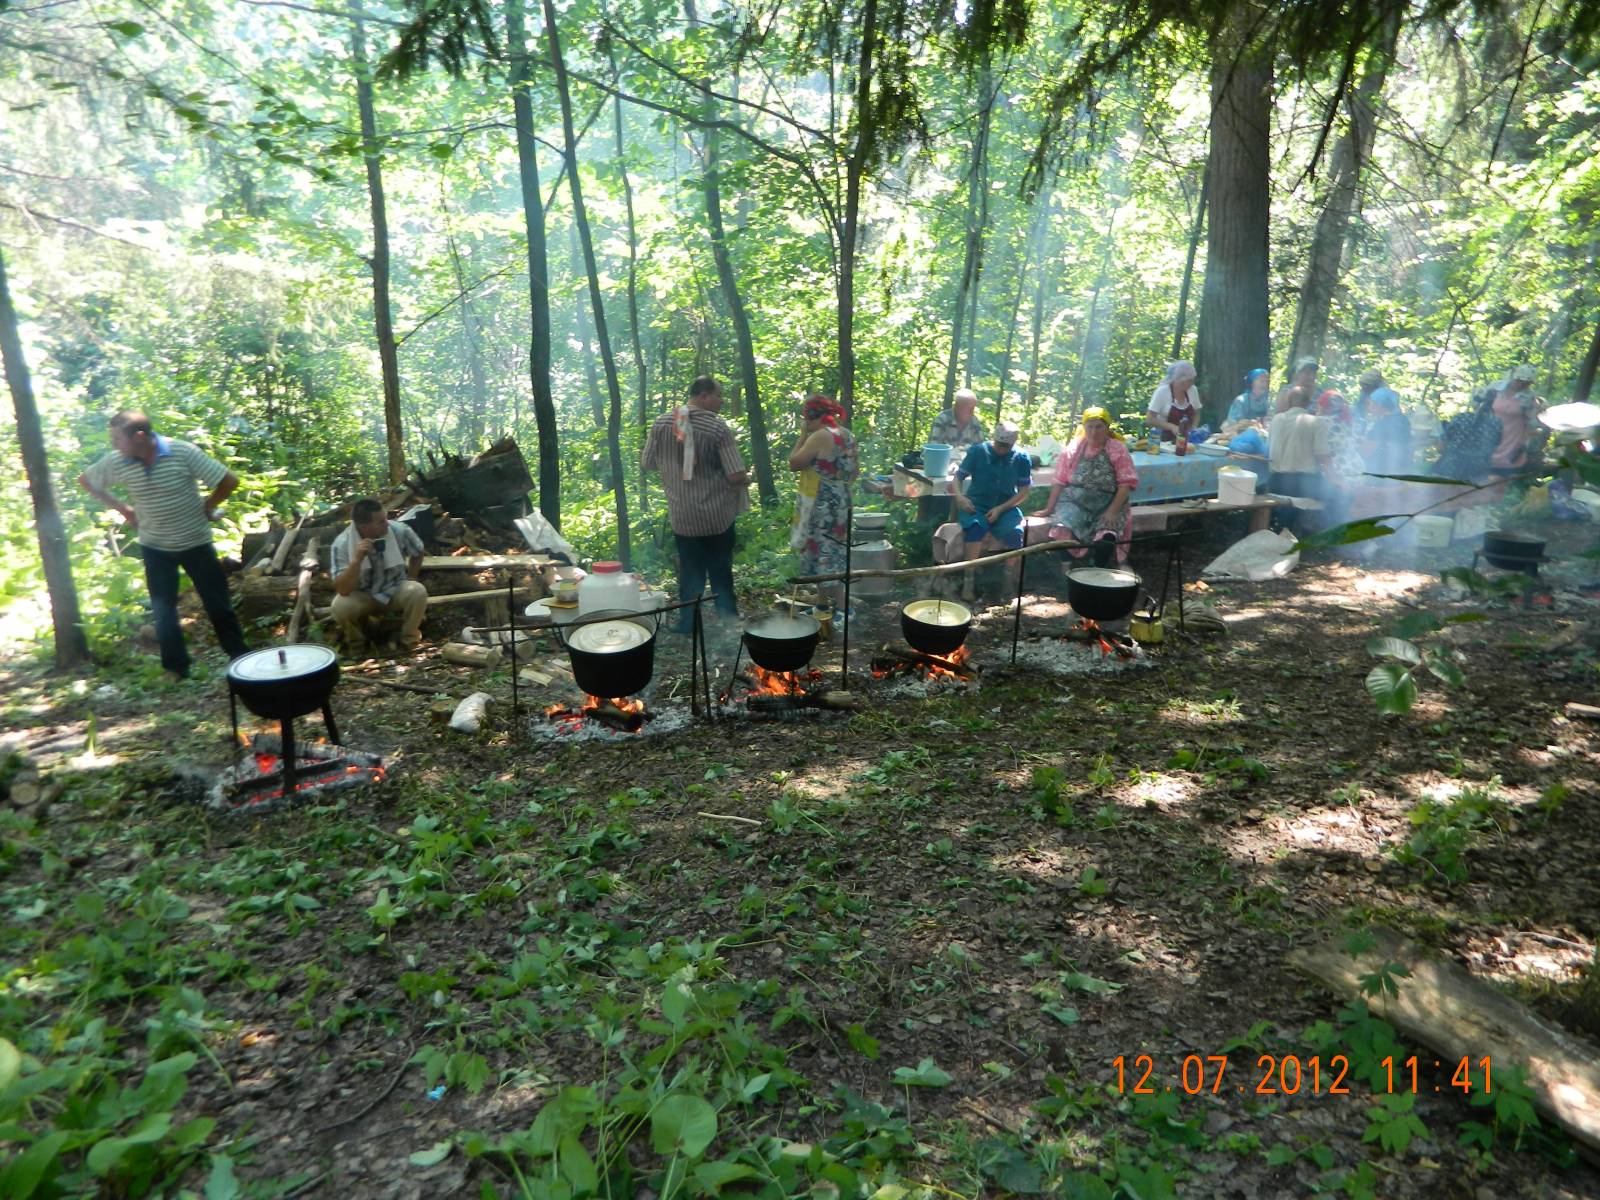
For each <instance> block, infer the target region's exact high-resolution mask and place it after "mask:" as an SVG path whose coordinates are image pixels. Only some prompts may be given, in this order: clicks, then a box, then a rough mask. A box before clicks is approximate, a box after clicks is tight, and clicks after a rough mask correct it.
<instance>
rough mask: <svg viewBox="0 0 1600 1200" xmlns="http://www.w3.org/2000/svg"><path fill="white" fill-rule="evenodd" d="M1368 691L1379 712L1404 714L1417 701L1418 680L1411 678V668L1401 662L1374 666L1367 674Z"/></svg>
mask: <svg viewBox="0 0 1600 1200" xmlns="http://www.w3.org/2000/svg"><path fill="white" fill-rule="evenodd" d="M1367 691H1369V692H1371V693H1372V699H1373V700H1374V701H1375V702H1376V703H1377V705H1378V711H1379V712H1381V713H1385V714H1391V715H1394V716H1404V715H1405V714H1406V713H1408V712H1410V711H1411V706H1412V705H1413V704H1415V703H1416V702H1417V681H1416V680H1414V679H1412V678H1411V671H1410V669H1409V668H1406V667H1402V666H1401V665H1400V664H1399V663H1392V662H1391V663H1381V664H1379V665H1378V666H1376V667H1373V668H1372V670H1371V671H1370V672H1369V673H1368V674H1367Z"/></svg>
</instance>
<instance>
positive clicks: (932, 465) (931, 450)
mask: <svg viewBox="0 0 1600 1200" xmlns="http://www.w3.org/2000/svg"><path fill="white" fill-rule="evenodd" d="M922 473H923V474H924V475H926V476H927V477H928V478H929V479H943V478H944V477H945V476H946V475H948V474H949V473H950V447H949V446H947V445H946V444H945V443H944V442H929V443H928V444H927V445H926V446H924V447H923V448H922Z"/></svg>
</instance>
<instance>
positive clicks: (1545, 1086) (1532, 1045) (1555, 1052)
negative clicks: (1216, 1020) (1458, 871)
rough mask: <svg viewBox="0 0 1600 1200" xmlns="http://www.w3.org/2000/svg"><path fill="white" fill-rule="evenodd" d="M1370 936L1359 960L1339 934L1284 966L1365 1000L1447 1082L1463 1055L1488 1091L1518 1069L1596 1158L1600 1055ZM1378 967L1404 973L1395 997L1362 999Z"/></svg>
mask: <svg viewBox="0 0 1600 1200" xmlns="http://www.w3.org/2000/svg"><path fill="white" fill-rule="evenodd" d="M1370 932H1371V933H1372V934H1373V936H1374V937H1376V938H1377V943H1376V945H1374V946H1373V947H1372V948H1371V949H1369V950H1365V951H1363V952H1362V953H1361V954H1358V955H1351V954H1350V953H1349V952H1348V951H1346V950H1345V949H1344V948H1343V946H1342V944H1341V943H1342V942H1343V940H1344V939H1343V938H1340V939H1338V940H1335V941H1330V942H1327V943H1324V944H1323V945H1320V946H1316V947H1313V948H1311V949H1309V950H1296V951H1295V952H1294V953H1292V954H1291V955H1290V956H1289V964H1290V966H1292V967H1294V968H1295V969H1296V970H1299V971H1303V972H1305V973H1306V974H1307V975H1310V976H1311V977H1312V978H1314V979H1316V980H1318V981H1319V982H1321V983H1324V984H1326V985H1327V986H1328V987H1330V988H1332V989H1333V990H1334V991H1335V992H1338V993H1339V994H1341V995H1345V996H1350V997H1360V998H1362V999H1365V1000H1366V1002H1367V1005H1368V1007H1369V1008H1371V1009H1372V1011H1373V1013H1375V1014H1376V1015H1377V1016H1379V1017H1382V1018H1383V1019H1384V1020H1385V1021H1388V1022H1389V1023H1390V1024H1391V1025H1393V1026H1395V1027H1396V1028H1397V1029H1399V1030H1400V1031H1401V1032H1402V1033H1404V1034H1406V1035H1407V1036H1408V1037H1411V1038H1414V1039H1415V1040H1417V1041H1419V1042H1421V1043H1422V1044H1423V1045H1425V1046H1427V1047H1428V1048H1429V1049H1430V1050H1432V1051H1434V1052H1435V1053H1436V1054H1438V1055H1439V1061H1440V1062H1441V1063H1443V1064H1444V1065H1443V1067H1442V1068H1441V1069H1442V1071H1443V1072H1444V1076H1443V1077H1444V1078H1445V1079H1448V1078H1449V1073H1450V1071H1451V1070H1453V1069H1454V1067H1455V1064H1456V1063H1458V1062H1460V1061H1461V1059H1463V1058H1468V1059H1470V1060H1471V1061H1472V1064H1473V1065H1474V1066H1476V1065H1477V1063H1478V1060H1479V1059H1481V1058H1484V1057H1487V1058H1488V1059H1489V1060H1490V1069H1491V1087H1492V1086H1493V1083H1492V1075H1493V1072H1496V1071H1502V1070H1504V1069H1506V1068H1507V1067H1511V1066H1519V1067H1523V1068H1525V1069H1526V1070H1527V1079H1528V1086H1529V1087H1531V1088H1532V1089H1533V1102H1534V1104H1535V1106H1536V1107H1537V1108H1538V1109H1539V1112H1540V1113H1541V1115H1543V1116H1545V1117H1548V1118H1549V1119H1550V1120H1552V1121H1554V1122H1555V1123H1556V1124H1557V1125H1559V1126H1561V1128H1563V1129H1565V1130H1566V1131H1567V1132H1568V1133H1569V1134H1570V1135H1571V1136H1572V1140H1573V1141H1574V1142H1575V1143H1576V1144H1577V1145H1578V1147H1579V1149H1581V1150H1582V1151H1583V1153H1584V1154H1585V1155H1586V1156H1587V1157H1589V1158H1591V1159H1594V1160H1596V1161H1600V1050H1597V1049H1596V1048H1595V1047H1594V1046H1591V1045H1590V1044H1589V1043H1588V1042H1585V1041H1584V1040H1583V1039H1582V1038H1579V1037H1576V1036H1574V1035H1573V1034H1571V1033H1569V1032H1567V1031H1566V1030H1564V1029H1562V1028H1561V1027H1560V1026H1557V1025H1553V1024H1551V1023H1550V1022H1548V1021H1545V1020H1543V1019H1542V1018H1540V1017H1537V1016H1535V1015H1534V1014H1533V1013H1532V1012H1530V1011H1529V1010H1528V1009H1527V1008H1526V1007H1524V1006H1523V1005H1521V1004H1519V1003H1517V1001H1515V1000H1513V999H1512V998H1511V997H1510V996H1507V995H1506V994H1505V993H1504V992H1501V991H1499V990H1498V989H1497V988H1494V987H1492V986H1491V985H1489V984H1487V983H1484V982H1483V981H1482V980H1479V979H1474V978H1473V977H1472V976H1471V975H1469V974H1468V973H1467V972H1466V970H1465V969H1464V968H1462V967H1461V966H1459V965H1457V964H1456V963H1453V962H1450V961H1449V960H1447V959H1443V958H1439V957H1437V956H1435V955H1433V954H1431V953H1429V952H1427V951H1425V950H1424V949H1423V948H1422V947H1420V946H1418V945H1417V944H1416V943H1414V942H1410V941H1407V940H1406V939H1405V938H1403V937H1401V936H1400V935H1399V934H1397V933H1395V932H1394V931H1392V930H1389V929H1382V928H1377V929H1373V930H1371V931H1370ZM1385 963H1398V964H1399V965H1400V966H1402V967H1404V968H1405V969H1406V970H1407V971H1409V972H1411V975H1410V977H1409V978H1405V979H1400V980H1399V981H1398V984H1399V989H1400V992H1399V995H1398V996H1388V995H1384V996H1367V995H1365V994H1364V993H1363V992H1362V991H1361V977H1362V976H1364V975H1371V974H1373V973H1374V972H1375V971H1377V970H1378V968H1379V967H1381V966H1383V965H1384V964H1385Z"/></svg>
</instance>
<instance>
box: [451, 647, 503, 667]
mask: <svg viewBox="0 0 1600 1200" xmlns="http://www.w3.org/2000/svg"><path fill="white" fill-rule="evenodd" d="M440 653H441V654H442V655H443V656H444V660H445V662H450V663H455V664H456V666H458V667H498V666H499V665H500V659H501V658H502V657H503V655H504V651H502V650H501V649H500V647H499V646H475V645H470V644H468V643H466V642H450V643H448V644H447V645H446V646H445V648H444V649H443V650H442V651H440Z"/></svg>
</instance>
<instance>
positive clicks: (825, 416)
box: [800, 395, 844, 429]
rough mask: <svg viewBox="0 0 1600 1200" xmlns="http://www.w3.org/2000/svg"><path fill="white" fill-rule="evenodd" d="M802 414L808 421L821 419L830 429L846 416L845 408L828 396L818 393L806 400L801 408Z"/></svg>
mask: <svg viewBox="0 0 1600 1200" xmlns="http://www.w3.org/2000/svg"><path fill="white" fill-rule="evenodd" d="M800 415H801V416H802V417H804V418H805V419H806V420H808V421H821V422H822V423H823V424H824V425H826V426H827V427H828V428H829V429H834V428H836V427H837V426H838V424H839V421H840V419H841V418H842V417H843V416H844V409H843V408H842V407H841V406H840V405H839V404H838V403H837V402H836V401H834V400H830V399H829V398H828V397H827V396H821V395H818V396H813V397H811V399H809V400H807V401H806V402H805V404H804V405H803V406H802V407H801V409H800Z"/></svg>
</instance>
